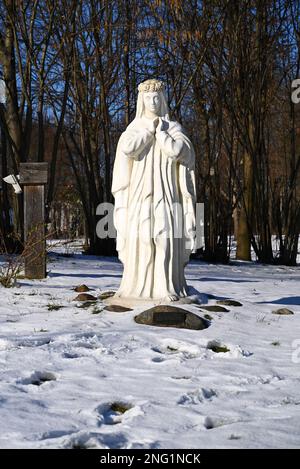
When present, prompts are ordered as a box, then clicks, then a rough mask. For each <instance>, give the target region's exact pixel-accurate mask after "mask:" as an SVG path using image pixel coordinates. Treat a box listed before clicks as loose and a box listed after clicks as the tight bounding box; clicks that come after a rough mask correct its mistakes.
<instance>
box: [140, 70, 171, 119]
mask: <svg viewBox="0 0 300 469" xmlns="http://www.w3.org/2000/svg"><path fill="white" fill-rule="evenodd" d="M138 91H139V93H138V98H137V105H136V115H135V118H136V119H137V118H141V117H143V115H144V112H145V105H144V94H145V93H149V92H157V93H158V94H159V98H160V110H159V112H158V115H159V117H164V119H166V120H170V118H169V108H168V104H167V100H166V96H165V86H164V83H163V82H162V81H160V80H156V79H155V78H151V79H149V80H146V81H144V82H142V83H140V84H139V86H138Z"/></svg>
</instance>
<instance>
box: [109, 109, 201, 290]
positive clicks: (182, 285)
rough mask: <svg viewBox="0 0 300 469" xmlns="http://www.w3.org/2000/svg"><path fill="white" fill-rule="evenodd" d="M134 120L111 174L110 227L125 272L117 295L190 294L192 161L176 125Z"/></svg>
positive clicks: (185, 139)
mask: <svg viewBox="0 0 300 469" xmlns="http://www.w3.org/2000/svg"><path fill="white" fill-rule="evenodd" d="M164 123H165V125H166V126H167V127H168V128H166V130H160V131H157V132H156V134H155V128H154V125H153V121H152V120H151V119H148V118H146V117H144V116H143V117H141V118H136V119H134V121H133V122H132V123H131V124H130V125H129V126H128V127H127V129H126V130H125V132H123V134H122V135H121V137H120V139H119V142H118V146H117V153H116V159H115V164H114V170H113V183H112V193H113V195H114V198H115V208H114V224H115V228H116V231H117V250H118V254H119V259H120V260H121V262H122V263H123V265H124V272H123V277H122V281H121V285H120V288H119V290H118V291H117V293H116V296H119V297H124V298H139V299H163V298H165V297H166V296H170V295H177V296H179V297H185V296H187V295H188V292H187V284H186V280H185V276H184V267H185V265H186V264H187V262H188V260H189V255H190V253H191V252H192V251H194V250H195V236H196V235H195V179H194V164H195V156H194V150H193V146H192V143H191V142H190V140H189V139H188V137H187V136H186V135H185V134H184V133H183V130H182V128H181V126H180V124H178V123H177V122H174V121H169V120H167V121H165V122H164Z"/></svg>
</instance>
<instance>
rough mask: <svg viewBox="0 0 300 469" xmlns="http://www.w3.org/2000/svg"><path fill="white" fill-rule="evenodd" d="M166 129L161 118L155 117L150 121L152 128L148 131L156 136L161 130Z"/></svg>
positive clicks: (166, 125)
mask: <svg viewBox="0 0 300 469" xmlns="http://www.w3.org/2000/svg"><path fill="white" fill-rule="evenodd" d="M167 129H168V123H167V122H166V121H165V120H164V119H162V117H155V119H153V121H152V128H151V129H150V130H151V132H152V133H153V134H155V135H156V134H157V133H158V132H161V131H163V130H167Z"/></svg>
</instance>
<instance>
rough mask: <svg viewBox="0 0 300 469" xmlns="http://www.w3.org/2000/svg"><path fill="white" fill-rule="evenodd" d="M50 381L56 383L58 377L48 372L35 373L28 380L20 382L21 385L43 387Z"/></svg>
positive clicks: (24, 379)
mask: <svg viewBox="0 0 300 469" xmlns="http://www.w3.org/2000/svg"><path fill="white" fill-rule="evenodd" d="M48 381H56V376H55V375H54V374H53V373H49V372H48V371H34V372H33V373H32V374H31V375H30V376H29V377H28V378H23V379H21V380H19V381H18V383H19V384H24V385H29V384H32V385H34V386H41V385H42V384H44V383H46V382H48Z"/></svg>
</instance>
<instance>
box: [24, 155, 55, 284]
mask: <svg viewBox="0 0 300 469" xmlns="http://www.w3.org/2000/svg"><path fill="white" fill-rule="evenodd" d="M47 180H48V163H20V184H21V185H23V186H24V228H25V277H27V278H32V279H39V278H45V277H46V239H45V185H46V184H47Z"/></svg>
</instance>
